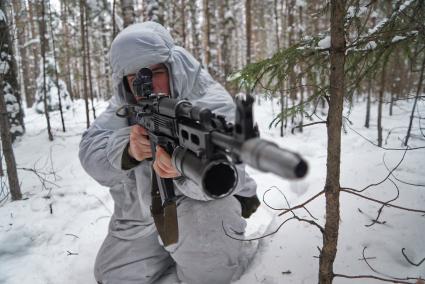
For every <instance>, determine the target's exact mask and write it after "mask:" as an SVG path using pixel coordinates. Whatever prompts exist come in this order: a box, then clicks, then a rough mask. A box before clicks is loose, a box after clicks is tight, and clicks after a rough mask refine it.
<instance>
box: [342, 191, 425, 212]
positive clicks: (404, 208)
mask: <svg viewBox="0 0 425 284" xmlns="http://www.w3.org/2000/svg"><path fill="white" fill-rule="evenodd" d="M341 191H342V192H346V193H349V194H353V195H356V196H358V197H361V198H364V199H367V200H369V201H373V202H376V203H379V204H384V205H385V206H388V207H392V208H397V209H400V210H405V211H410V212H418V213H425V210H420V209H412V208H407V207H403V206H398V205H394V204H386V203H385V202H383V201H381V200H377V199H374V198H371V197H367V196H364V195H361V194H359V193H357V192H353V191H351V190H348V189H345V188H341Z"/></svg>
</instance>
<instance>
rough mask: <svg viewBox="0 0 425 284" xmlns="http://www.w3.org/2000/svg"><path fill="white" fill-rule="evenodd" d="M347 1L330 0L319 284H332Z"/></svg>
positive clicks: (337, 203)
mask: <svg viewBox="0 0 425 284" xmlns="http://www.w3.org/2000/svg"><path fill="white" fill-rule="evenodd" d="M344 16H345V0H331V50H330V63H331V71H330V72H331V73H330V103H329V111H328V118H327V121H328V124H327V132H328V147H327V167H326V183H325V196H326V223H325V228H324V232H323V248H322V250H321V251H320V260H319V283H321V284H324V283H332V280H333V277H334V272H333V263H334V261H335V257H336V252H337V244H338V230H339V220H340V216H339V192H340V182H339V179H340V159H341V126H342V109H343V101H344V92H345V82H344V80H345V78H344V64H345V44H346V43H345V34H344Z"/></svg>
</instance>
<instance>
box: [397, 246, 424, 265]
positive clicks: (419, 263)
mask: <svg viewBox="0 0 425 284" xmlns="http://www.w3.org/2000/svg"><path fill="white" fill-rule="evenodd" d="M405 250H406V249H405V248H402V249H401V253H402V254H403V256H404V258H405V259H406V260H407V262H408V263H410V264H411V265H414V266H420V265H421V264H422V263H423V262H424V261H425V257H424V258H423V259H422V260H421V261H419V262H418V263H414V262H413V261H411V260H410V259H409V258H408V257H407V255H406V254H405V252H404V251H405Z"/></svg>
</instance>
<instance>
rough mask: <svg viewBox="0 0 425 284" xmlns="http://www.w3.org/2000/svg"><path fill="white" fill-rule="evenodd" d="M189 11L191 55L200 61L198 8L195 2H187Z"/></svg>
mask: <svg viewBox="0 0 425 284" xmlns="http://www.w3.org/2000/svg"><path fill="white" fill-rule="evenodd" d="M189 9H190V24H191V38H192V54H193V56H194V57H195V58H196V59H197V60H199V61H201V48H202V47H201V43H200V40H199V31H198V21H199V20H198V18H199V17H198V14H199V12H198V7H197V5H196V2H195V1H189Z"/></svg>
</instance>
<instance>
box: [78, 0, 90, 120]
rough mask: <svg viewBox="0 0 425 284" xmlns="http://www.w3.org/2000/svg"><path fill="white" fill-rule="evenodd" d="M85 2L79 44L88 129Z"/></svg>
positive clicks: (81, 2)
mask: <svg viewBox="0 0 425 284" xmlns="http://www.w3.org/2000/svg"><path fill="white" fill-rule="evenodd" d="M85 6H86V5H85V1H83V0H80V29H81V44H82V48H81V49H82V52H83V54H82V55H83V89H84V102H85V106H86V126H87V128H89V127H90V110H89V97H88V92H87V70H86V67H87V60H86V59H87V58H86V28H85V23H84V19H85V16H84V15H85V11H84V10H85Z"/></svg>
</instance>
